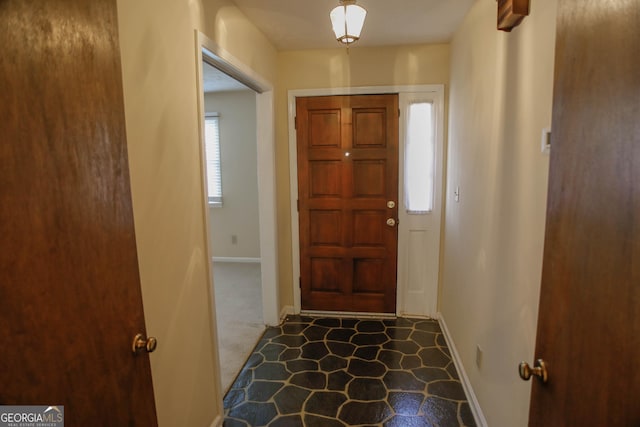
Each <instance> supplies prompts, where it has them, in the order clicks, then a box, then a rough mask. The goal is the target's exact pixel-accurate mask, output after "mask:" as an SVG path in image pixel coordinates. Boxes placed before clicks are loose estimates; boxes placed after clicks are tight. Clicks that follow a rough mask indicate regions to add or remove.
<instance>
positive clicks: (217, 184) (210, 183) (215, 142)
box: [204, 114, 222, 206]
mask: <svg viewBox="0 0 640 427" xmlns="http://www.w3.org/2000/svg"><path fill="white" fill-rule="evenodd" d="M219 119H220V117H219V116H218V115H217V114H207V115H206V116H205V119H204V135H205V146H206V156H207V190H208V193H209V194H208V197H209V205H211V206H222V168H221V161H220V120H219Z"/></svg>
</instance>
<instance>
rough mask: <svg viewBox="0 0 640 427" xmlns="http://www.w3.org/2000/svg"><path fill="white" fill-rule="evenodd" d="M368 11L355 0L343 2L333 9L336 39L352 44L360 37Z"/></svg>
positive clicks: (332, 20) (332, 22) (332, 19)
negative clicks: (353, 0) (354, 0)
mask: <svg viewBox="0 0 640 427" xmlns="http://www.w3.org/2000/svg"><path fill="white" fill-rule="evenodd" d="M366 16H367V11H366V10H365V9H364V8H363V7H361V6H358V5H357V4H355V2H343V3H342V4H340V6H337V7H336V8H334V9H333V10H332V11H331V15H330V17H331V25H332V26H333V32H334V33H335V34H336V39H338V41H339V42H341V43H344V44H351V43H353V42H355V41H356V40H358V39H359V38H360V32H361V31H362V26H363V25H364V18H365V17H366Z"/></svg>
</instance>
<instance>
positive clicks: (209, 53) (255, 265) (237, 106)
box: [196, 32, 280, 393]
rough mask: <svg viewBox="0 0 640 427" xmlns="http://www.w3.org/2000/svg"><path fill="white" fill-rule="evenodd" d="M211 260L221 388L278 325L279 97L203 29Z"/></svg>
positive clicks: (200, 56) (199, 37)
mask: <svg viewBox="0 0 640 427" xmlns="http://www.w3.org/2000/svg"><path fill="white" fill-rule="evenodd" d="M196 43H197V45H196V56H197V60H198V67H197V70H198V73H199V76H198V82H199V88H198V92H199V93H198V94H199V112H200V114H199V116H200V129H201V156H202V161H201V164H202V179H203V183H204V189H205V194H203V198H204V199H205V203H204V204H203V206H204V212H203V214H204V219H205V223H206V230H207V236H206V241H207V247H206V250H207V258H208V259H210V260H211V262H210V263H209V266H208V269H209V276H210V279H211V297H212V303H211V307H212V312H211V321H212V323H213V324H214V328H213V329H214V331H215V335H216V336H215V337H214V342H215V343H216V344H217V346H216V349H217V352H216V355H215V356H216V358H217V359H218V363H219V367H220V378H221V383H220V386H221V391H222V393H224V392H225V391H226V390H227V389H228V387H229V386H230V384H231V383H232V382H233V380H234V378H235V376H236V375H237V373H238V371H239V370H240V369H241V368H242V364H243V363H244V361H245V359H246V358H247V357H248V356H249V355H250V354H251V350H252V349H253V347H254V346H255V344H256V342H257V341H258V340H259V338H260V336H261V335H262V333H263V331H264V328H265V325H276V324H278V323H279V319H280V317H279V314H278V307H277V301H278V292H277V287H276V257H275V253H276V251H275V248H276V237H275V229H276V228H275V226H274V224H275V171H274V170H273V168H274V166H273V165H274V161H273V158H274V153H275V149H274V138H273V105H272V104H273V95H272V91H271V86H270V84H269V83H267V82H266V81H264V79H262V78H261V77H260V76H259V75H257V74H256V73H255V72H253V70H251V69H250V68H248V67H246V66H245V65H244V64H242V63H241V62H239V61H238V60H237V59H235V58H234V57H232V56H231V55H230V54H228V53H227V52H226V51H224V49H222V48H220V47H219V46H218V45H217V44H215V43H214V42H213V41H211V40H209V39H208V38H206V36H204V35H203V34H201V33H199V32H196Z"/></svg>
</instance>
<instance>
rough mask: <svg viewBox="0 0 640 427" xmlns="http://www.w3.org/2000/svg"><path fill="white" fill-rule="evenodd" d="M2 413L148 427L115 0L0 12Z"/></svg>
mask: <svg viewBox="0 0 640 427" xmlns="http://www.w3.org/2000/svg"><path fill="white" fill-rule="evenodd" d="M0 40H2V47H1V48H0V49H1V50H2V52H1V54H0V93H1V95H0V96H1V101H0V117H2V125H1V126H0V165H1V166H0V236H1V238H2V240H1V244H0V348H2V356H0V358H1V363H0V381H1V382H2V386H1V387H0V404H5V405H64V410H65V418H66V419H65V421H66V424H65V425H67V426H89V425H91V426H145V427H146V426H156V425H157V420H156V411H155V404H154V396H153V388H152V382H151V370H150V364H149V356H148V355H147V354H146V353H142V354H139V355H137V356H134V355H133V352H132V348H131V347H132V342H133V338H134V336H135V335H136V334H137V333H143V334H144V333H145V324H144V313H143V311H142V298H141V290H140V281H139V272H138V261H137V252H136V243H135V233H134V224H133V213H132V204H131V190H130V184H129V172H128V159H127V144H126V137H125V119H124V103H123V92H122V81H121V79H122V76H121V69H120V51H119V41H118V25H117V14H116V0H94V1H84V0H57V1H47V0H36V1H28V2H25V1H18V0H3V1H0Z"/></svg>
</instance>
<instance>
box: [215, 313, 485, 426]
mask: <svg viewBox="0 0 640 427" xmlns="http://www.w3.org/2000/svg"><path fill="white" fill-rule="evenodd" d="M224 407H225V421H224V426H225V427H236V426H269V427H283V426H287V427H289V426H291V427H293V426H307V427H316V426H317V427H333V426H374V425H375V426H388V427H396V426H398V427H400V426H401V427H413V426H433V427H436V426H437V427H449V426H456V427H458V426H474V427H475V423H474V421H473V416H472V414H471V410H470V408H469V404H468V403H467V400H466V396H465V394H464V391H463V388H462V384H461V383H460V380H459V378H458V373H457V372H456V369H455V366H454V364H453V362H452V360H451V355H450V353H449V349H448V348H447V344H446V342H445V339H444V336H443V335H442V331H441V330H440V326H439V325H438V322H436V321H434V320H411V319H403V318H398V319H390V320H386V319H385V320H372V319H363V320H358V319H333V318H311V317H300V316H291V317H289V318H287V320H286V321H285V323H284V324H283V325H282V326H279V327H274V328H268V329H267V330H266V332H265V334H264V336H263V337H262V339H261V340H260V342H259V343H258V345H257V346H256V348H255V350H254V353H253V354H252V355H251V356H250V357H249V359H248V361H247V363H246V365H245V366H244V368H243V369H242V371H241V372H240V374H239V375H238V377H237V378H236V380H235V382H234V383H233V385H232V386H231V389H230V390H229V392H228V393H227V395H226V396H225V399H224Z"/></svg>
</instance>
